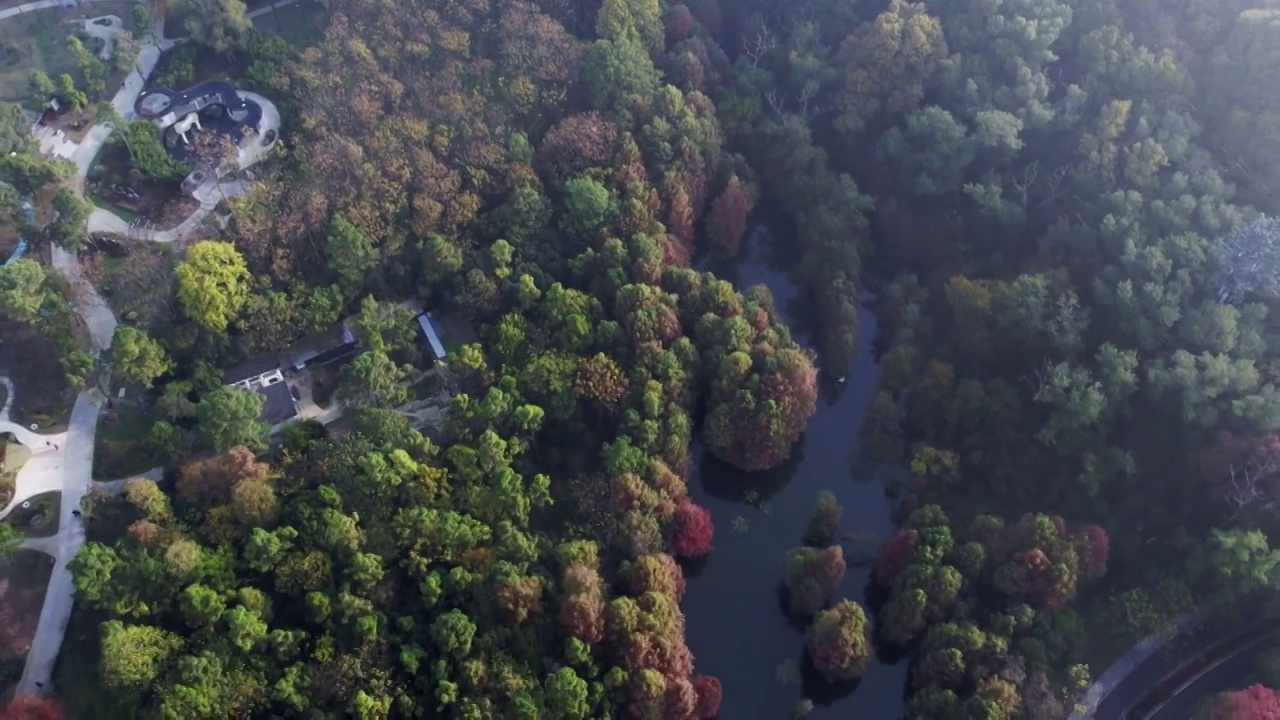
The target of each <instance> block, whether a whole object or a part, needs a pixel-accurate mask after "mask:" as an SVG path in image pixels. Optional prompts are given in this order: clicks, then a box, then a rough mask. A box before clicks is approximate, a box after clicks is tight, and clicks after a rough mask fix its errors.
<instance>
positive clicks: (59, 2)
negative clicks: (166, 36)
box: [0, 0, 141, 20]
mask: <svg viewBox="0 0 1280 720" xmlns="http://www.w3.org/2000/svg"><path fill="white" fill-rule="evenodd" d="M110 1H111V0H81V1H80V2H76V1H75V0H39V2H29V3H27V4H26V5H19V6H18V7H11V8H9V9H7V10H0V20H4V19H5V18H11V17H13V16H14V15H21V14H22V13H29V12H34V11H36V10H48V9H50V8H60V7H69V8H71V9H75V8H76V7H78V6H83V5H88V4H90V3H95V2H110ZM139 2H141V0H139Z"/></svg>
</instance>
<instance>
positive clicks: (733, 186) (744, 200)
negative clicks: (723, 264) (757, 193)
mask: <svg viewBox="0 0 1280 720" xmlns="http://www.w3.org/2000/svg"><path fill="white" fill-rule="evenodd" d="M751 206H752V201H751V194H750V193H749V192H747V189H746V188H745V187H743V186H742V183H741V182H739V181H738V178H737V176H734V177H731V178H729V184H728V185H727V186H725V189H724V192H722V193H720V196H719V197H717V198H716V199H715V200H714V201H712V203H711V212H709V213H707V221H706V222H707V237H708V238H709V239H710V241H711V247H713V248H715V249H716V250H719V251H720V252H724V253H728V254H730V255H737V254H738V253H739V252H740V251H741V250H742V236H743V235H745V234H746V232H747V215H748V213H750V212H751Z"/></svg>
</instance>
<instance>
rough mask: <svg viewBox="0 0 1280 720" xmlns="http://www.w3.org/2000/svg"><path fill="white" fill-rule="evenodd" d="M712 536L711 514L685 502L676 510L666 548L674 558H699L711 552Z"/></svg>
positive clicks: (713, 532) (713, 528) (713, 529)
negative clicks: (667, 547) (668, 548)
mask: <svg viewBox="0 0 1280 720" xmlns="http://www.w3.org/2000/svg"><path fill="white" fill-rule="evenodd" d="M714 534H715V526H714V525H713V524H712V523H711V513H709V512H707V511H706V509H705V508H702V507H699V506H697V505H694V504H693V503H691V502H686V503H683V504H681V505H680V507H678V508H676V516H675V519H674V520H673V521H672V523H671V536H670V538H669V540H668V546H669V547H670V550H671V554H673V555H675V556H676V557H683V558H694V557H701V556H703V555H706V554H707V553H709V552H711V538H712V536H713V535H714Z"/></svg>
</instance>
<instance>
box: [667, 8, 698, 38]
mask: <svg viewBox="0 0 1280 720" xmlns="http://www.w3.org/2000/svg"><path fill="white" fill-rule="evenodd" d="M665 21H666V27H667V45H668V46H673V45H675V44H676V43H678V42H680V41H681V40H684V39H685V38H687V37H689V36H690V35H691V34H693V25H694V23H695V22H696V21H695V20H694V19H693V13H692V12H690V11H689V6H687V5H683V4H681V5H672V6H671V7H670V8H669V9H668V10H667V16H666V18H665Z"/></svg>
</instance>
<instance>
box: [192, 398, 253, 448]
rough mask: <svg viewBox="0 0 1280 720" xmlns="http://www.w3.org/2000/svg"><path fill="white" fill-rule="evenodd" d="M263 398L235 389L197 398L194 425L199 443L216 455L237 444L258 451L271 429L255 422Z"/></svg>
mask: <svg viewBox="0 0 1280 720" xmlns="http://www.w3.org/2000/svg"><path fill="white" fill-rule="evenodd" d="M265 402H266V398H264V397H263V396H262V394H261V393H257V392H254V391H252V390H244V389H241V388H237V387H221V388H218V389H217V390H214V391H213V392H210V393H208V394H206V395H205V396H204V397H202V398H200V402H199V403H198V404H197V405H196V422H197V423H198V429H199V433H200V438H201V440H202V441H203V442H204V443H205V444H206V445H208V446H209V447H211V448H213V449H214V450H216V451H218V452H223V451H225V450H227V449H229V448H232V447H235V446H236V445H244V446H245V447H249V448H255V449H261V448H263V447H265V446H266V439H267V433H268V432H269V431H270V430H271V427H270V426H269V425H267V423H265V422H262V421H261V420H259V419H258V416H259V415H260V414H261V413H262V406H263V403H265Z"/></svg>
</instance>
